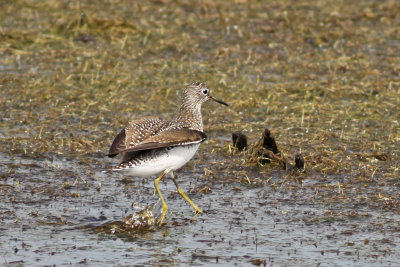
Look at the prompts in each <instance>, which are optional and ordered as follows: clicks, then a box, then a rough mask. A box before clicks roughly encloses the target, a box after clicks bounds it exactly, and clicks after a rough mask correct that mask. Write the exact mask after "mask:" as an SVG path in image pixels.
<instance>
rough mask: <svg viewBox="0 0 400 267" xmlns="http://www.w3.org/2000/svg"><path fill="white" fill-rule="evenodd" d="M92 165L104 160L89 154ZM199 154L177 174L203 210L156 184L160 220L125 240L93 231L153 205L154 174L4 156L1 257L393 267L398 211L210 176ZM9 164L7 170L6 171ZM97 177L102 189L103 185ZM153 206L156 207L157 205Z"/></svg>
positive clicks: (308, 188)
mask: <svg viewBox="0 0 400 267" xmlns="http://www.w3.org/2000/svg"><path fill="white" fill-rule="evenodd" d="M93 162H94V166H96V167H98V168H102V167H104V166H102V165H101V164H104V162H106V164H111V161H110V160H109V159H105V160H103V159H97V158H93ZM195 163H198V160H195V161H194V163H191V164H189V165H188V166H187V167H185V168H183V169H182V170H181V171H180V172H178V175H179V176H178V177H179V178H178V179H179V181H180V185H181V187H182V188H183V189H184V190H185V191H186V192H189V191H190V189H194V190H195V192H197V191H198V189H199V188H202V187H204V186H205V185H208V186H209V187H210V189H211V190H210V191H209V193H206V194H201V193H194V194H189V195H190V197H191V198H192V200H193V201H194V202H195V203H196V204H197V205H198V206H199V207H201V208H202V209H203V210H204V211H205V213H204V214H201V215H198V216H194V214H193V211H192V208H191V206H190V205H189V204H187V203H185V201H184V200H183V199H182V198H181V197H180V196H179V195H178V194H176V193H173V192H174V191H175V186H174V185H173V183H172V181H170V180H168V179H165V181H164V182H163V183H162V184H161V186H160V188H161V190H162V192H163V194H164V196H165V197H166V201H167V203H168V205H169V214H168V217H167V224H166V225H164V226H162V227H155V228H154V229H153V231H150V232H147V233H141V234H137V235H135V236H133V237H132V236H130V237H126V238H124V237H121V236H119V237H117V236H115V235H107V234H100V233H98V232H96V231H95V230H94V229H95V228H96V227H98V226H101V225H104V224H106V223H110V222H113V221H119V220H122V219H123V218H124V217H125V216H127V215H129V214H131V213H132V212H134V211H135V209H134V208H132V203H133V202H137V203H139V204H137V205H147V204H154V203H156V202H157V200H158V199H157V197H156V196H155V195H153V182H152V179H125V180H122V178H123V177H122V176H119V175H117V174H104V173H101V171H96V172H95V173H91V172H88V166H86V165H85V164H79V159H68V158H60V157H54V158H52V159H51V160H49V159H31V158H28V157H10V156H8V155H7V154H1V167H0V171H1V173H2V180H1V185H0V189H1V191H2V194H1V196H0V198H1V203H2V204H1V206H0V216H1V217H0V218H1V227H0V244H1V248H0V255H2V263H3V264H5V265H11V266H17V265H33V264H35V265H50V264H56V265H87V264H90V265H96V264H101V265H105V264H113V265H116V264H121V265H126V264H144V265H154V264H156V265H163V264H168V265H172V264H181V265H203V264H207V265H221V264H222V265H228V264H229V265H232V264H235V265H249V264H253V265H261V266H263V265H268V266H281V265H287V266H299V265H303V266H305V265H319V266H332V265H341V266H344V265H353V266H361V265H370V266H371V265H377V264H380V265H385V266H396V265H398V258H399V256H400V255H399V251H398V249H397V241H396V240H398V230H399V221H400V216H399V214H396V213H395V212H392V211H384V210H377V209H373V208H371V207H370V206H368V205H362V204H360V205H357V204H355V203H357V200H354V202H353V203H352V204H351V203H348V204H341V205H338V204H326V203H323V202H322V201H320V200H319V199H318V197H315V198H313V196H315V192H314V191H313V189H312V187H313V185H312V184H311V183H309V184H308V183H307V182H304V183H303V185H298V184H297V185H296V184H294V185H291V186H282V187H280V188H279V187H278V188H276V187H272V186H270V185H269V184H266V185H257V186H248V185H246V184H243V183H239V182H237V183H236V182H222V181H217V182H216V181H213V182H212V183H211V182H210V181H211V180H212V179H215V178H212V177H210V176H208V177H207V176H204V175H203V174H202V173H201V172H200V170H201V168H202V167H204V166H202V165H201V164H198V165H197V166H196V165H195ZM10 168H12V171H11V173H10V174H7V173H8V172H9V169H10ZM100 183H101V186H100ZM159 207H160V205H159V204H157V205H156V209H157V210H158V209H159Z"/></svg>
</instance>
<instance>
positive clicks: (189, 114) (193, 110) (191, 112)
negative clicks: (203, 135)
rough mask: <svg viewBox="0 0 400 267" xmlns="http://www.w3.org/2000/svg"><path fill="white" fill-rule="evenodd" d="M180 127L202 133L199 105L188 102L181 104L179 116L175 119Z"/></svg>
mask: <svg viewBox="0 0 400 267" xmlns="http://www.w3.org/2000/svg"><path fill="white" fill-rule="evenodd" d="M175 121H176V122H179V124H180V126H181V127H186V128H189V129H193V130H197V131H201V132H202V131H203V118H202V116H201V104H196V103H192V102H189V101H185V102H183V104H182V105H181V108H180V110H179V114H178V116H177V117H176V119H175Z"/></svg>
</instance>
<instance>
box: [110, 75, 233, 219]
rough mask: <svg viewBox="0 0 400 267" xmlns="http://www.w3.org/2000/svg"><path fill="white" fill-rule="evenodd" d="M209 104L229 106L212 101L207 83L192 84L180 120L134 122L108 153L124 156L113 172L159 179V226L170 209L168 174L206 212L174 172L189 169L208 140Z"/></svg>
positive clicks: (183, 101)
mask: <svg viewBox="0 0 400 267" xmlns="http://www.w3.org/2000/svg"><path fill="white" fill-rule="evenodd" d="M207 100H213V101H215V102H217V103H220V104H223V105H226V106H228V104H226V103H225V102H223V101H221V100H218V99H215V98H214V97H212V96H211V95H210V90H209V89H208V87H207V85H205V84H204V83H201V82H192V83H190V84H189V85H187V86H186V87H185V88H184V89H183V94H182V103H181V106H180V110H179V114H178V116H177V117H175V118H174V119H173V120H169V121H165V120H161V119H159V118H157V117H144V118H140V119H136V120H133V121H131V122H130V123H129V125H128V126H127V127H125V128H124V129H122V131H121V132H120V133H119V134H118V135H117V136H116V137H115V139H114V141H113V143H112V145H111V147H110V151H109V152H108V156H109V157H114V156H116V155H118V154H121V161H120V163H119V164H118V165H116V166H114V167H113V168H112V169H111V170H112V171H120V172H123V173H124V174H126V175H129V176H142V177H146V176H152V175H159V176H158V178H157V179H156V180H155V181H154V186H155V188H156V190H157V193H158V195H159V196H160V200H161V204H162V208H161V215H160V218H159V220H158V223H159V225H162V223H163V222H164V219H165V217H166V215H167V211H168V206H167V204H166V203H165V200H164V197H163V195H162V194H161V191H160V189H159V188H158V183H159V182H160V181H161V179H163V178H164V176H165V175H167V174H170V176H171V178H172V181H173V182H174V184H175V186H176V189H177V190H178V193H179V194H180V195H181V196H182V197H183V198H184V199H186V201H187V202H189V203H190V205H192V207H193V208H194V210H195V212H196V213H201V212H202V210H201V209H199V208H198V207H197V206H196V204H194V203H193V202H192V201H191V200H190V199H189V197H188V196H186V194H185V193H184V192H183V190H182V189H181V188H180V187H179V186H178V183H177V182H176V180H175V178H174V174H173V172H174V171H175V170H177V169H179V168H181V167H182V166H183V165H185V164H186V162H188V161H189V160H190V159H191V158H192V157H193V156H194V154H195V153H196V151H197V149H198V148H199V146H200V144H201V143H202V142H204V141H205V140H206V139H207V136H206V134H205V133H204V132H203V119H202V117H201V105H202V104H203V103H204V102H206V101H207Z"/></svg>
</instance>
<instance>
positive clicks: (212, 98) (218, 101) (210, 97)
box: [208, 95, 229, 106]
mask: <svg viewBox="0 0 400 267" xmlns="http://www.w3.org/2000/svg"><path fill="white" fill-rule="evenodd" d="M208 99H210V100H212V101H215V102H217V103H220V104H222V105H225V106H229V105H228V104H227V103H225V102H224V101H221V100H218V99H216V98H214V97H212V96H210V95H209V96H208Z"/></svg>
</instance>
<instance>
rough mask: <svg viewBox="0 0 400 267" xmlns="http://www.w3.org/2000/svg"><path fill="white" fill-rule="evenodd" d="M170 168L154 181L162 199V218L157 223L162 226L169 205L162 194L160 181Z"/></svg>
mask: <svg viewBox="0 0 400 267" xmlns="http://www.w3.org/2000/svg"><path fill="white" fill-rule="evenodd" d="M169 171H170V170H165V171H164V172H163V173H162V174H161V175H160V176H159V177H158V178H157V179H156V180H155V181H154V187H155V188H156V190H157V193H158V195H159V196H160V200H161V205H162V208H161V215H160V218H159V219H158V221H157V223H158V224H159V225H160V226H161V225H162V224H163V222H164V220H165V217H166V216H167V212H168V206H167V203H165V200H164V197H163V195H162V194H161V191H160V188H158V183H159V182H160V181H161V179H162V178H164V176H165V175H166V174H167V173H168V172H169Z"/></svg>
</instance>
